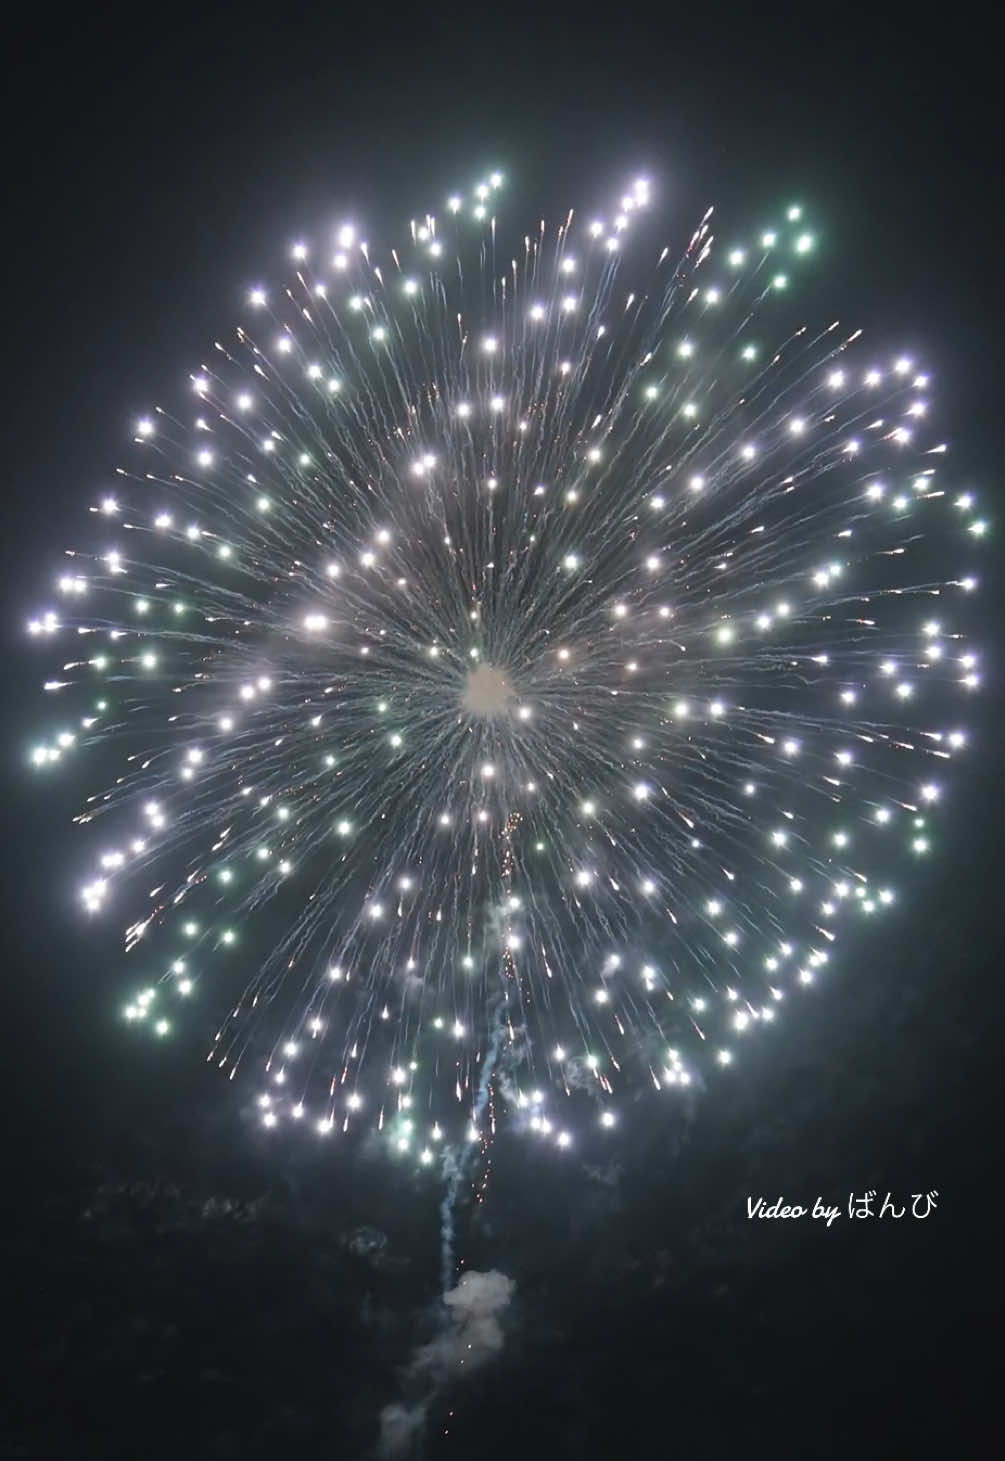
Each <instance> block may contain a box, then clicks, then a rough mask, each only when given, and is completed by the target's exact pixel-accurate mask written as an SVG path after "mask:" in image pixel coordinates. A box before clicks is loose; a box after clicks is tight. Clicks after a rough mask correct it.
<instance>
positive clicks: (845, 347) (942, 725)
mask: <svg viewBox="0 0 1005 1461" xmlns="http://www.w3.org/2000/svg"><path fill="white" fill-rule="evenodd" d="M501 185H502V179H501V177H500V176H498V175H493V176H492V177H490V178H488V179H487V180H486V181H485V183H484V184H483V185H481V186H479V187H478V188H476V189H475V190H474V192H473V194H472V195H470V196H466V197H463V198H461V197H458V198H453V199H451V200H450V201H449V203H448V205H447V208H446V210H445V214H444V217H443V218H434V217H432V216H428V217H426V218H425V219H424V220H423V221H422V222H421V223H413V225H412V227H411V230H410V234H409V235H406V236H404V237H403V239H402V240H401V241H400V242H399V243H398V246H397V247H396V248H394V249H387V250H377V249H376V248H372V247H371V246H369V245H368V244H367V243H366V242H364V241H363V240H362V239H361V237H360V235H359V233H358V230H357V229H356V228H355V227H353V226H352V225H351V224H348V223H346V224H342V225H341V226H339V227H338V228H337V229H336V230H335V231H334V234H333V236H332V237H330V238H325V239H323V240H322V241H321V242H320V244H319V245H318V246H317V247H311V248H308V247H307V246H306V245H303V244H297V245H296V246H295V247H294V248H293V250H292V259H291V262H290V266H289V282H288V283H287V284H285V285H284V286H283V287H281V288H276V289H274V290H268V291H267V290H265V289H260V288H259V289H254V290H253V291H251V293H250V294H249V295H248V297H247V301H246V318H245V321H244V323H243V324H242V325H241V326H240V327H239V328H237V330H236V331H235V332H234V334H233V336H232V337H229V338H228V339H226V340H225V341H221V342H220V343H217V344H216V346H215V348H214V349H213V351H212V352H211V354H210V356H209V357H208V359H207V361H206V363H205V365H204V366H203V367H202V368H201V369H199V370H198V371H197V372H196V373H195V374H194V375H193V376H192V377H191V384H190V390H189V399H188V400H185V401H183V402H182V403H181V404H180V405H177V406H175V407H174V408H173V409H171V410H168V409H166V408H160V407H158V408H156V409H153V410H151V411H150V413H149V415H148V416H146V417H144V418H143V419H142V420H140V421H139V422H138V423H137V425H136V430H135V441H134V444H133V446H132V448H131V451H132V453H133V455H132V460H131V462H130V464H129V466H128V467H127V468H123V469H120V471H119V474H118V479H117V483H116V486H115V488H114V490H108V491H105V492H102V493H101V494H100V495H99V498H98V500H97V501H96V502H95V504H94V505H93V507H92V508H91V511H92V512H93V513H94V514H95V517H94V518H93V519H92V523H93V526H94V529H95V531H94V533H93V534H92V539H93V541H92V543H91V544H90V546H89V547H88V548H87V549H86V550H79V551H73V552H69V553H68V554H67V566H66V567H65V569H64V570H63V572H62V573H61V574H60V575H59V576H58V580H57V582H56V583H55V584H54V585H53V591H54V593H55V594H56V595H57V596H58V597H57V598H56V599H54V601H53V602H54V604H58V607H54V606H52V607H51V606H48V605H47V606H45V607H43V608H42V609H41V610H40V612H39V615H38V617H37V618H36V619H35V620H34V621H33V622H32V623H31V625H30V626H29V627H30V629H31V632H32V633H34V634H36V635H38V636H40V637H41V638H43V639H48V638H50V637H53V636H57V635H58V636H61V637H63V638H64V639H66V640H67V641H70V642H72V645H73V649H72V651H71V653H70V658H69V662H68V663H65V664H64V666H63V669H62V672H61V673H60V675H59V676H58V677H57V678H54V679H52V680H50V681H49V682H48V684H47V686H46V689H47V690H48V691H50V692H51V694H52V696H53V698H54V700H56V701H57V703H59V704H65V706H66V709H65V713H64V715H63V717H62V718H61V719H57V720H56V721H55V722H54V725H53V728H52V732H51V734H50V736H49V737H48V739H47V740H46V742H45V743H44V744H43V745H41V746H39V747H38V748H37V749H36V750H35V752H34V760H35V762H36V763H37V764H38V765H40V766H51V765H52V764H53V763H55V762H60V761H63V760H65V759H66V758H67V757H68V756H70V754H71V753H73V754H76V753H77V752H78V751H79V750H81V749H82V748H83V747H85V746H88V745H91V744H92V743H93V744H95V745H96V746H105V747H106V748H107V749H106V750H105V751H104V752H101V753H100V756H101V757H102V758H105V759H107V757H108V756H110V755H112V754H113V753H114V754H116V755H117V756H118V757H119V762H118V771H117V772H112V776H113V777H114V784H113V785H112V787H111V789H110V790H109V791H107V792H104V793H102V794H100V795H95V796H92V797H90V798H89V799H88V801H87V803H86V805H85V808H84V810H83V812H82V813H81V815H80V816H79V817H78V820H79V821H81V822H85V823H93V824H94V829H92V831H93V834H96V835H97V836H98V838H99V842H98V846H97V848H96V851H95V863H96V865H95V871H94V876H93V878H92V879H91V880H90V881H88V882H87V884H86V886H85V887H84V889H83V895H82V896H83V904H84V906H85V908H86V909H87V910H89V911H91V912H92V913H96V912H99V911H105V910H107V911H111V912H113V913H114V914H115V915H116V916H121V917H122V919H123V922H126V921H127V920H131V921H129V923H128V928H127V932H126V943H127V946H128V947H129V949H130V950H132V951H133V952H132V956H131V957H132V959H133V960H134V961H135V962H136V963H137V964H139V965H140V981H139V983H140V987H138V988H137V990H136V992H135V993H134V994H133V996H132V997H131V999H130V1002H129V1004H128V1006H127V1008H126V1011H125V1013H126V1016H127V1018H128V1019H129V1020H131V1021H133V1022H135V1023H136V1024H137V1025H139V1026H141V1027H143V1028H144V1029H149V1030H151V1031H153V1032H156V1033H157V1034H159V1035H164V1034H166V1033H167V1032H169V1031H170V1030H172V1029H173V1028H174V1027H175V1026H176V1025H177V1024H178V1023H179V1022H180V1020H181V1018H182V1011H183V1009H184V1012H185V1015H186V1017H187V1016H188V1015H190V1014H192V1013H193V1012H194V1013H195V1014H196V1016H197V1018H198V1019H199V1020H202V1021H206V1022H207V1027H206V1028H207V1034H210V1033H211V1034H212V1039H211V1042H210V1047H209V1058H210V1059H211V1060H212V1061H214V1062H215V1063H216V1064H217V1065H219V1066H220V1067H221V1068H222V1069H224V1070H225V1071H227V1072H229V1074H230V1075H231V1076H233V1075H234V1074H235V1072H236V1071H237V1069H238V1067H239V1066H242V1067H246V1068H250V1070H251V1072H253V1073H254V1076H255V1078H256V1079H257V1081H258V1083H259V1084H258V1087H257V1091H258V1097H257V1098H258V1100H259V1103H260V1107H261V1118H262V1120H263V1122H264V1123H265V1124H266V1125H267V1126H276V1125H284V1124H287V1123H291V1122H295V1121H298V1120H302V1121H303V1122H304V1123H310V1124H313V1125H314V1126H315V1127H316V1129H317V1130H318V1131H319V1132H320V1133H328V1132H333V1131H337V1132H343V1131H347V1130H349V1129H351V1128H353V1127H356V1126H359V1125H360V1124H363V1125H364V1129H366V1130H372V1129H374V1128H375V1127H376V1128H377V1129H379V1130H380V1131H382V1132H383V1133H384V1135H385V1137H386V1138H387V1139H388V1141H389V1142H390V1144H391V1145H392V1147H393V1148H394V1149H396V1150H400V1151H402V1152H407V1153H413V1154H415V1155H416V1156H417V1157H418V1158H419V1159H420V1160H421V1161H423V1162H431V1161H433V1159H434V1155H435V1152H436V1143H437V1142H438V1141H439V1142H443V1143H450V1142H452V1141H455V1140H458V1139H461V1138H463V1137H464V1136H466V1135H467V1136H470V1137H471V1138H472V1139H474V1140H476V1141H478V1140H484V1139H485V1137H486V1134H487V1132H486V1129H487V1127H488V1126H491V1125H492V1124H493V1123H494V1120H495V1112H496V1111H497V1110H498V1109H500V1108H504V1109H506V1110H507V1111H508V1112H509V1113H511V1114H512V1115H513V1116H514V1117H515V1119H516V1120H517V1121H518V1122H519V1123H520V1124H522V1125H523V1126H525V1127H526V1128H527V1129H528V1130H533V1131H534V1132H535V1133H537V1135H538V1136H539V1137H540V1138H541V1139H542V1140H544V1141H546V1142H549V1143H551V1144H554V1145H556V1146H558V1147H564V1146H568V1145H569V1143H570V1142H571V1140H572V1138H573V1132H574V1130H575V1129H576V1127H577V1125H578V1126H579V1128H580V1129H581V1123H582V1118H583V1116H584V1114H586V1115H588V1117H589V1120H590V1121H591V1122H595V1123H596V1125H597V1126H598V1127H600V1128H602V1129H603V1128H610V1127H613V1126H616V1124H617V1121H618V1107H619V1100H621V1099H623V1094H624V1092H626V1091H628V1090H631V1089H632V1088H633V1086H634V1085H637V1084H638V1082H639V1081H640V1080H641V1081H643V1082H644V1083H645V1084H647V1085H648V1086H650V1087H652V1088H655V1090H656V1091H667V1090H669V1091H670V1092H671V1093H672V1092H673V1091H674V1090H675V1089H679V1088H681V1087H686V1086H688V1085H689V1084H691V1083H692V1082H697V1081H699V1080H701V1079H702V1078H703V1077H704V1076H705V1075H707V1073H708V1072H709V1070H710V1069H714V1068H715V1067H716V1066H718V1065H725V1064H728V1063H729V1062H730V1061H731V1060H732V1059H734V1058H735V1056H736V1054H737V1052H738V1050H739V1049H740V1047H741V1046H742V1044H743V1042H744V1041H745V1040H749V1039H750V1038H751V1037H752V1035H754V1034H755V1033H756V1032H757V1031H758V1029H759V1028H760V1027H761V1026H763V1025H767V1024H769V1023H772V1022H774V1023H778V1022H779V1021H780V1019H781V1018H782V1016H783V1014H784V1010H785V1002H786V1000H787V999H788V998H789V997H790V996H791V995H792V994H794V993H795V992H796V991H797V990H799V989H800V988H801V987H803V986H806V985H811V984H812V983H813V982H814V981H815V980H817V979H819V978H820V976H821V974H822V973H823V972H824V970H825V966H827V965H828V961H829V960H830V959H831V955H832V951H833V948H834V943H835V939H836V937H837V935H838V933H839V931H840V930H841V929H842V927H845V926H848V925H855V924H856V923H858V922H860V921H861V920H863V919H867V918H868V917H869V916H870V915H876V914H878V913H879V912H880V911H881V910H882V909H883V908H884V906H885V905H887V904H889V903H890V902H891V901H893V899H894V897H895V894H894V890H893V886H892V883H891V882H890V881H889V879H890V878H891V877H893V876H895V875H896V872H897V870H898V869H901V870H902V869H903V868H904V866H905V865H906V864H908V863H909V862H910V861H911V859H913V858H917V857H919V856H921V855H922V854H924V853H926V852H927V851H929V849H930V847H932V846H933V845H934V840H935V832H934V814H935V812H936V811H937V809H938V803H939V802H940V799H942V797H943V795H944V790H945V788H944V781H943V773H944V772H945V771H946V769H947V768H948V764H949V762H950V760H951V759H952V758H953V756H954V753H955V752H957V751H958V750H959V749H960V748H962V747H963V746H964V745H965V735H964V732H963V731H962V730H961V729H960V728H959V726H958V723H957V718H956V717H957V702H958V701H959V700H960V699H964V700H965V699H966V698H967V696H968V694H969V693H970V692H971V691H972V690H973V689H974V688H975V687H976V686H977V685H978V669H977V666H976V661H975V656H974V654H973V653H972V652H971V651H970V650H969V649H968V647H967V644H966V641H965V637H964V635H965V616H966V606H967V599H968V594H969V592H970V590H972V589H973V588H974V587H975V586H976V580H975V578H974V577H973V576H971V573H970V572H969V570H968V569H967V567H966V566H965V560H966V557H967V551H968V549H969V548H971V547H973V546H974V539H975V538H978V537H979V536H980V535H981V533H982V532H983V528H984V525H983V523H982V522H981V520H980V519H979V518H978V517H977V516H976V515H975V509H974V501H973V498H972V495H971V494H970V493H967V492H961V491H960V490H958V488H956V487H954V486H953V485H951V483H950V482H949V480H948V479H947V478H946V476H945V475H944V471H945V465H944V457H943V452H944V447H943V446H942V445H941V444H940V443H939V440H938V437H937V436H934V435H933V434H932V432H931V429H930V426H929V415H930V399H929V382H928V378H927V376H926V375H925V374H924V373H923V371H922V370H920V369H919V367H918V366H917V365H916V364H915V363H914V362H913V361H911V360H908V359H899V358H891V359H887V358H880V359H878V360H874V359H873V358H871V357H867V356H866V355H865V354H864V353H863V347H862V342H861V340H860V339H859V335H860V332H859V331H857V330H856V331H854V332H844V331H842V330H841V329H840V328H839V326H838V325H837V324H831V325H828V326H826V327H823V328H818V329H811V328H810V327H808V326H806V325H804V324H802V323H801V321H800V320H799V319H798V317H793V316H792V314H791V309H792V299H793V295H794V294H798V286H799V285H800V283H801V281H802V275H803V273H804V271H805V269H806V268H807V267H808V265H809V263H810V262H811V259H812V255H813V253H814V238H813V235H812V234H811V233H810V232H809V231H807V229H806V226H805V224H804V221H803V219H802V217H801V211H800V209H799V208H797V207H792V208H788V209H782V210H781V211H780V214H779V217H778V220H777V223H776V224H775V226H773V227H771V228H769V229H768V231H766V232H763V231H762V232H757V233H756V234H753V235H751V236H750V237H749V238H746V239H745V240H739V241H737V242H735V243H734V242H732V241H731V242H730V243H729V244H728V246H727V247H726V248H724V249H721V250H720V248H719V247H718V245H713V235H712V231H711V212H710V213H709V214H707V215H706V217H705V218H704V219H703V221H702V222H701V224H700V226H699V227H698V229H697V231H696V232H695V233H694V234H693V236H691V237H690V240H689V241H688V239H687V237H686V236H685V237H684V238H683V239H682V240H681V242H680V244H679V245H677V246H666V247H664V246H663V241H662V239H660V240H658V241H655V242H654V234H653V229H654V227H655V226H656V225H655V220H654V219H653V217H652V216H651V209H650V188H649V185H648V184H647V183H646V182H644V181H642V182H637V183H635V184H634V185H633V186H632V187H631V188H630V190H629V191H628V193H627V194H626V195H625V196H624V197H623V198H622V199H621V200H620V202H619V204H618V206H617V207H616V209H615V210H614V211H613V213H612V214H610V215H609V216H605V217H604V218H603V219H597V220H595V221H587V222H585V223H583V224H581V223H580V222H579V221H578V219H577V218H576V217H574V215H572V214H569V215H568V217H567V218H566V220H565V221H564V222H563V223H562V225H561V226H559V227H551V226H549V225H546V224H543V223H542V224H541V225H540V226H539V227H538V228H536V229H535V231H534V232H533V233H532V234H531V235H529V236H528V237H526V238H524V239H522V240H521V242H520V246H519V248H516V249H514V248H513V247H512V245H511V243H510V242H509V241H508V235H507V229H506V226H505V221H504V220H503V219H497V216H496V207H497V202H498V198H499V195H500V188H501Z"/></svg>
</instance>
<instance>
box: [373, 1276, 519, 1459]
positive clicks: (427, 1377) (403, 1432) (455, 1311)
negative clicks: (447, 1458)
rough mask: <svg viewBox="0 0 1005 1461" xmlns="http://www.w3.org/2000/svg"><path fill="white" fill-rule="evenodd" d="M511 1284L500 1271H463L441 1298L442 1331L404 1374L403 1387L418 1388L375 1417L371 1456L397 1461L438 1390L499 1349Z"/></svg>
mask: <svg viewBox="0 0 1005 1461" xmlns="http://www.w3.org/2000/svg"><path fill="white" fill-rule="evenodd" d="M515 1287H516V1285H515V1284H514V1282H513V1280H512V1279H511V1278H507V1276H506V1275H505V1274H504V1273H499V1272H497V1271H496V1270H494V1269H492V1270H490V1271H489V1272H487V1273H466V1274H465V1275H464V1277H463V1278H462V1279H461V1281H460V1282H459V1283H458V1284H457V1286H456V1288H453V1289H449V1290H447V1291H446V1292H445V1293H444V1295H443V1305H444V1309H445V1313H446V1322H445V1325H444V1328H443V1330H442V1332H441V1333H440V1334H438V1335H437V1336H436V1338H435V1339H432V1340H430V1342H429V1343H428V1344H424V1345H423V1346H422V1347H421V1348H420V1349H419V1350H417V1351H416V1353H415V1356H414V1358H413V1359H412V1361H411V1364H410V1365H409V1366H408V1369H407V1370H406V1372H405V1383H406V1386H417V1385H420V1384H421V1386H422V1388H423V1390H424V1393H423V1394H421V1395H420V1397H419V1398H418V1399H417V1400H415V1401H414V1402H413V1403H412V1404H407V1405H406V1404H402V1403H400V1402H397V1401H395V1402H394V1403H392V1404H390V1405H385V1407H384V1409H383V1410H382V1411H381V1413H380V1437H379V1439H378V1442H377V1455H378V1457H380V1458H381V1461H402V1458H405V1457H408V1456H413V1455H414V1454H415V1453H416V1450H417V1448H418V1447H419V1445H420V1444H421V1441H422V1436H423V1432H424V1428H425V1421H426V1415H427V1413H428V1410H429V1406H430V1405H431V1404H432V1402H433V1400H434V1399H435V1397H436V1395H437V1394H438V1392H439V1391H440V1390H441V1389H442V1388H443V1386H444V1385H445V1384H447V1383H448V1381H450V1380H451V1379H457V1378H460V1376H461V1375H463V1374H467V1373H468V1372H469V1371H471V1370H474V1369H477V1368H478V1366H479V1365H481V1364H483V1363H484V1362H485V1361H486V1360H487V1359H489V1358H491V1356H492V1355H494V1354H497V1353H498V1352H499V1350H501V1349H502V1346H503V1330H502V1325H501V1323H500V1317H501V1315H502V1314H503V1312H504V1311H505V1310H506V1308H507V1307H508V1305H509V1302H510V1300H511V1299H512V1297H513V1293H514V1290H515Z"/></svg>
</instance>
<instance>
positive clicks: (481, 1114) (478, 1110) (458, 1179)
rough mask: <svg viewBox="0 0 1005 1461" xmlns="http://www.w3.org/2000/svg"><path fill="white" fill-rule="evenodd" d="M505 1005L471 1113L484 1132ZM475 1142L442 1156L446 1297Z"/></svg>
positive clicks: (495, 1020) (495, 1017) (497, 1015)
mask: <svg viewBox="0 0 1005 1461" xmlns="http://www.w3.org/2000/svg"><path fill="white" fill-rule="evenodd" d="M505 1007H506V1001H505V999H502V1000H500V1002H499V1003H498V1004H497V1005H496V1008H495V1010H494V1011H493V1014H492V1035H491V1038H490V1040H489V1046H488V1050H487V1051H486V1054H485V1063H484V1065H483V1066H482V1079H481V1084H480V1085H479V1087H478V1094H477V1096H476V1098H475V1104H474V1107H473V1109H472V1112H471V1124H472V1127H473V1128H474V1129H475V1130H476V1131H479V1132H480V1131H481V1129H482V1123H483V1121H484V1119H485V1112H486V1108H487V1107H488V1103H489V1098H490V1096H491V1094H492V1080H493V1077H494V1076H495V1073H496V1067H497V1065H498V1063H499V1060H500V1057H501V1055H502V1052H503V1036H504V1035H505V1034H506V1031H507V1029H508V1028H509V1027H508V1024H507V1022H506V1019H505V1016H504V1010H505ZM473 1146H474V1143H473V1142H470V1143H466V1144H465V1145H464V1146H453V1147H449V1148H448V1149H447V1151H446V1152H444V1155H443V1177H444V1183H445V1186H444V1191H443V1201H442V1202H441V1203H440V1273H441V1278H442V1285H443V1293H444V1300H445V1301H446V1296H447V1294H448V1291H449V1289H450V1286H451V1284H452V1283H453V1279H454V1273H455V1270H456V1263H455V1259H454V1228H455V1223H454V1211H455V1208H456V1204H457V1197H458V1194H459V1192H460V1189H461V1183H462V1182H463V1181H464V1177H465V1174H466V1173H467V1172H468V1171H469V1169H470V1166H471V1162H472V1160H473V1151H472V1148H473Z"/></svg>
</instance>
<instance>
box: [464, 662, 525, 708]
mask: <svg viewBox="0 0 1005 1461" xmlns="http://www.w3.org/2000/svg"><path fill="white" fill-rule="evenodd" d="M461 699H462V701H463V704H464V707H465V709H466V710H470V712H471V714H472V715H484V716H486V717H489V718H491V717H493V716H497V715H505V714H506V713H507V712H508V711H509V710H510V708H511V706H512V704H513V687H512V685H511V684H510V682H509V678H508V676H507V674H506V671H505V670H500V669H497V668H496V667H495V665H478V666H477V667H476V668H475V669H473V670H469V671H468V677H467V681H466V683H465V686H464V694H463V696H462V697H461Z"/></svg>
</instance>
